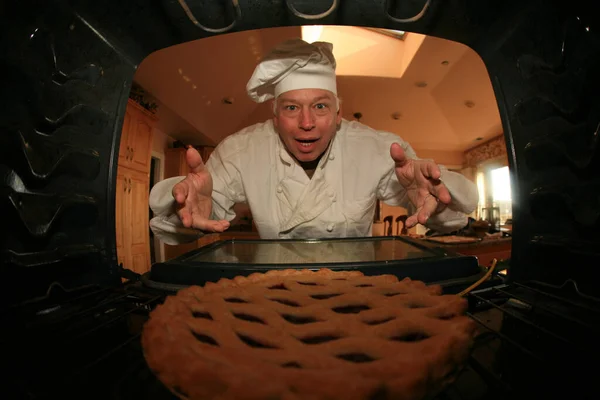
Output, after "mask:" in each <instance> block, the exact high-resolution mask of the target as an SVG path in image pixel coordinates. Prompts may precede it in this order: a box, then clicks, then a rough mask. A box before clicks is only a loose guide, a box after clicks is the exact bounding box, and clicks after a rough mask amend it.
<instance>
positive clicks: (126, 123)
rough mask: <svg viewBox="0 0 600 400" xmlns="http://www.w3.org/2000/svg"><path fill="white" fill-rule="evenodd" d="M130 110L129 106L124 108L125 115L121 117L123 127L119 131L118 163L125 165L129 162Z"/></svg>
mask: <svg viewBox="0 0 600 400" xmlns="http://www.w3.org/2000/svg"><path fill="white" fill-rule="evenodd" d="M131 114H132V111H131V108H130V107H127V109H126V110H125V117H124V118H123V129H122V131H121V141H120V144H119V165H123V166H127V165H128V164H129V156H130V154H131V151H130V144H129V142H130V140H131V139H130V138H129V136H130V135H129V132H130V131H131V120H132V115H131Z"/></svg>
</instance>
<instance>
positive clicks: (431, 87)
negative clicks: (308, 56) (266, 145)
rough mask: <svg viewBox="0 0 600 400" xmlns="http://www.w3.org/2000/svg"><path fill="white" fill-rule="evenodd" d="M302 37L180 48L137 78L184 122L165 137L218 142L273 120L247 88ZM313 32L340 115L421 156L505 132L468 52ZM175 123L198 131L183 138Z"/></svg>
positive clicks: (260, 34) (158, 57) (262, 34)
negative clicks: (330, 73) (257, 71)
mask: <svg viewBox="0 0 600 400" xmlns="http://www.w3.org/2000/svg"><path fill="white" fill-rule="evenodd" d="M317 33H318V35H317ZM301 35H302V32H301V28H300V27H284V28H271V29H264V30H256V31H245V32H238V33H233V34H227V35H218V36H215V37H211V38H207V39H201V40H198V41H194V42H189V43H184V44H181V45H178V46H174V47H170V48H167V49H163V50H160V51H158V52H155V53H153V54H151V55H150V56H148V57H147V58H146V59H145V60H144V61H143V62H142V63H141V65H140V67H139V69H138V71H137V73H136V76H135V81H136V82H137V83H138V84H140V85H141V86H142V87H143V88H145V89H146V90H147V91H149V92H150V93H151V94H152V95H153V96H155V97H156V98H157V99H158V100H159V102H160V105H161V107H160V108H159V113H158V116H159V118H161V112H162V113H165V114H166V113H169V114H170V115H169V118H167V119H168V120H169V121H172V120H174V117H173V115H172V114H174V115H176V116H177V118H180V119H181V120H182V121H183V122H182V123H180V124H179V125H178V124H172V126H169V125H165V124H162V125H160V129H161V130H162V131H163V132H164V133H165V134H167V135H169V136H171V137H173V138H176V139H180V140H182V141H185V142H186V143H194V142H199V141H204V142H207V143H198V144H216V143H218V142H220V141H221V140H222V139H223V138H225V137H226V136H228V135H230V134H232V133H234V132H236V131H237V130H239V129H241V128H243V127H245V126H248V125H251V124H253V123H257V122H261V121H264V120H265V119H268V118H271V117H272V110H271V108H270V105H269V104H256V103H254V102H252V101H251V100H250V99H249V98H248V96H247V95H246V93H245V87H246V82H247V80H248V78H249V77H250V76H251V74H252V72H253V70H254V68H255V66H256V64H257V62H258V60H260V58H261V57H262V56H263V55H264V54H265V53H266V52H267V51H268V50H269V49H270V48H272V47H273V46H275V45H276V44H278V43H279V42H281V41H283V40H285V39H288V38H292V37H300V36H301ZM313 35H314V36H313V38H316V40H324V41H330V42H332V43H333V45H334V47H333V52H334V55H335V56H336V59H337V63H338V68H337V74H338V94H339V95H340V97H341V99H342V111H343V115H344V117H345V118H347V119H350V120H352V119H354V117H353V115H352V114H353V113H355V112H357V111H356V110H360V112H361V114H362V117H361V122H362V123H365V124H367V125H370V126H372V127H373V128H375V129H380V130H387V131H391V132H394V133H396V134H398V135H399V136H401V137H402V138H403V139H405V140H407V141H408V142H410V143H411V145H412V146H413V147H414V148H415V149H416V150H417V151H418V152H425V153H427V152H428V151H430V152H437V153H436V154H441V153H440V152H449V153H451V152H454V153H459V152H462V151H464V150H466V149H468V148H469V147H472V146H473V143H474V141H475V139H476V138H479V137H481V138H483V139H489V138H491V137H494V136H496V135H499V134H501V133H502V131H501V123H500V116H499V113H498V108H497V105H496V100H495V97H494V94H493V90H492V87H491V84H490V80H489V77H488V74H487V71H486V69H485V66H484V64H483V62H482V61H481V59H480V58H479V56H478V55H477V54H476V53H474V52H473V51H472V50H471V49H469V48H467V47H466V46H464V45H462V44H458V43H454V42H450V41H447V40H443V39H439V38H435V37H427V36H423V35H419V34H414V33H402V34H396V36H394V34H382V33H381V32H378V31H376V30H371V29H365V28H359V27H340V26H323V27H321V28H320V29H318V30H317V31H315V32H313ZM415 85H417V86H419V87H416V86H415ZM225 99H230V100H231V101H225ZM465 102H469V104H471V103H472V104H473V106H474V108H469V106H466V103H465ZM161 108H162V109H163V110H162V111H161ZM399 110H401V113H400V111H399ZM474 110H477V111H476V112H473V111H474ZM394 115H396V116H397V118H396V117H394ZM390 116H391V117H390ZM400 116H401V117H400ZM175 119H176V118H175ZM181 125H185V126H187V127H189V126H191V127H193V128H194V130H195V132H190V130H189V129H185V130H184V131H185V132H182V131H181V129H180V126H181Z"/></svg>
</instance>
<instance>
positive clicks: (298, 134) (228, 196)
mask: <svg viewBox="0 0 600 400" xmlns="http://www.w3.org/2000/svg"><path fill="white" fill-rule="evenodd" d="M332 49H333V45H332V44H331V43H326V42H315V43H312V44H309V43H307V42H304V41H302V40H300V39H293V40H288V41H285V42H283V43H281V44H280V45H279V46H277V47H275V48H274V49H273V50H272V51H271V52H270V53H269V54H267V55H266V57H265V58H264V59H263V60H262V61H261V62H260V63H259V64H258V66H257V67H256V69H255V70H254V73H253V75H252V77H251V78H250V80H249V81H248V84H247V87H246V89H247V93H248V95H249V96H250V98H251V99H252V100H254V101H255V102H258V103H263V102H265V101H272V107H273V118H272V119H269V120H267V121H265V122H262V123H258V124H256V125H252V126H249V127H247V128H245V129H242V130H241V131H239V132H237V133H235V134H232V135H230V136H228V137H226V138H225V139H224V140H223V141H222V142H221V143H219V145H218V146H217V147H216V148H215V150H214V151H213V153H212V154H211V156H210V158H209V159H208V161H207V162H206V164H205V163H204V162H203V160H202V158H201V157H200V154H199V153H198V152H197V151H196V150H195V149H193V148H191V147H190V148H189V149H188V150H187V152H186V159H187V163H188V166H189V171H190V172H189V173H188V175H187V176H180V177H174V178H169V179H166V180H163V181H161V182H159V183H158V184H156V185H155V186H154V187H153V189H152V191H151V193H150V199H149V202H150V207H151V208H152V210H153V211H154V213H155V217H154V218H153V219H152V220H151V221H150V226H151V228H152V230H153V232H154V234H155V235H156V236H157V237H159V238H160V239H161V240H162V241H164V242H165V243H167V244H179V243H184V242H189V241H193V240H197V239H198V237H200V236H202V235H203V234H204V233H207V232H223V231H225V230H226V229H228V228H229V221H231V220H233V219H234V217H235V213H234V211H233V206H234V204H236V203H246V204H248V205H249V207H250V211H251V213H252V217H253V219H254V222H255V224H256V227H257V229H258V233H259V235H260V237H261V238H263V239H293V238H302V239H306V238H333V237H359V236H371V230H372V223H373V216H374V211H375V205H376V202H377V200H382V201H383V202H385V203H386V204H389V205H391V206H400V207H404V208H406V209H407V210H408V212H409V218H408V219H407V221H406V224H407V227H412V226H415V225H416V224H418V223H420V224H423V225H425V226H427V227H429V228H432V229H435V230H436V231H441V232H450V231H455V230H457V229H460V228H462V227H464V226H465V225H466V224H467V215H468V214H469V213H471V212H472V211H473V210H474V209H475V207H476V206H477V202H478V192H477V188H476V186H475V184H473V183H472V182H471V181H469V180H468V179H466V178H465V177H464V176H462V175H461V174H458V173H455V172H451V171H448V170H447V169H446V168H444V167H442V166H439V165H437V164H436V163H435V162H434V161H432V160H425V159H419V158H418V157H417V155H416V154H415V152H414V151H413V149H412V148H411V146H410V145H409V144H408V143H406V142H405V141H403V140H402V139H401V138H400V137H399V136H398V135H396V134H393V133H389V132H382V131H377V130H375V129H372V128H370V127H368V126H366V125H363V124H361V123H359V122H356V121H347V120H345V119H343V118H342V102H341V101H340V99H339V97H338V93H337V85H336V75H335V68H336V60H335V58H334V56H333V53H332Z"/></svg>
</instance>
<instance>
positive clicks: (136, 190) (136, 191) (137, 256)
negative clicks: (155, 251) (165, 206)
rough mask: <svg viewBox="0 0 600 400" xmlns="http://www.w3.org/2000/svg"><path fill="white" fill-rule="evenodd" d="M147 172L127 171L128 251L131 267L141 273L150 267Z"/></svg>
mask: <svg viewBox="0 0 600 400" xmlns="http://www.w3.org/2000/svg"><path fill="white" fill-rule="evenodd" d="M148 180H149V177H148V174H146V173H143V172H138V171H129V188H128V190H127V196H128V197H129V202H130V207H129V210H128V213H129V218H130V220H131V229H130V240H131V244H130V247H129V251H130V252H131V269H132V270H133V271H135V272H137V273H138V274H143V273H146V272H148V271H149V269H150V231H149V226H148V191H149V181H148Z"/></svg>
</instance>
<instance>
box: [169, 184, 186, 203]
mask: <svg viewBox="0 0 600 400" xmlns="http://www.w3.org/2000/svg"><path fill="white" fill-rule="evenodd" d="M188 190H189V185H188V184H187V183H186V182H185V180H184V181H181V182H179V183H178V184H177V185H175V186H173V191H172V192H171V193H172V195H173V198H174V199H175V201H176V202H177V203H178V204H180V205H181V204H185V200H186V199H187V196H188Z"/></svg>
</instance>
